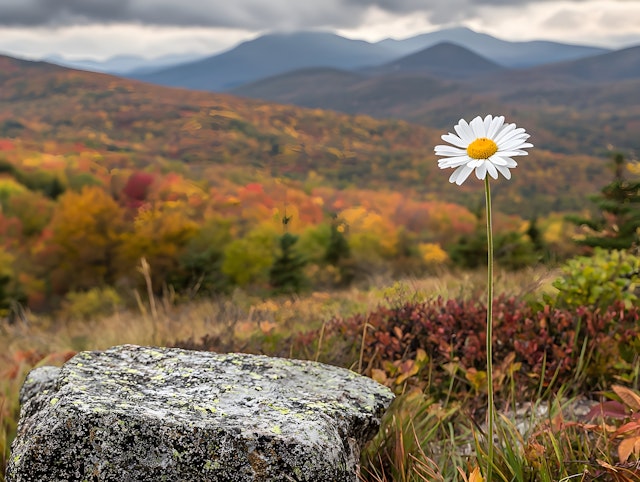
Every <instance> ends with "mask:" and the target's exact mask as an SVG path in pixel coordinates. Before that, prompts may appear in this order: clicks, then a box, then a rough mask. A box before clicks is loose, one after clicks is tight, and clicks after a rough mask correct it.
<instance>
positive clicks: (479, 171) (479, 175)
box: [476, 162, 487, 180]
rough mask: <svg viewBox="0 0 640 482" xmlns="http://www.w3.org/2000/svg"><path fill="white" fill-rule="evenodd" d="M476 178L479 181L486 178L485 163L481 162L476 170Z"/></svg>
mask: <svg viewBox="0 0 640 482" xmlns="http://www.w3.org/2000/svg"><path fill="white" fill-rule="evenodd" d="M476 177H477V178H478V179H480V180H483V179H484V178H485V177H487V163H486V162H483V163H482V165H481V166H478V167H477V168H476Z"/></svg>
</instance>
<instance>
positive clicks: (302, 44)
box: [129, 27, 609, 91]
mask: <svg viewBox="0 0 640 482" xmlns="http://www.w3.org/2000/svg"><path fill="white" fill-rule="evenodd" d="M441 43H450V44H455V45H457V46H460V47H464V48H465V49H467V50H469V51H471V52H473V53H475V54H477V55H479V56H481V57H484V58H486V59H491V62H494V63H496V64H497V65H498V66H501V67H506V68H512V69H513V68H526V67H532V66H537V65H543V64H548V63H551V62H558V61H566V60H575V59H579V58H583V57H589V56H593V55H597V54H602V53H606V52H608V51H609V50H607V49H603V48H598V47H591V46H581V45H568V44H560V43H555V42H546V41H532V42H508V41H505V40H500V39H497V38H494V37H492V36H490V35H486V34H482V33H477V32H474V31H472V30H470V29H467V28H463V27H459V28H451V29H445V30H441V31H438V32H432V33H427V34H422V35H418V36H415V37H411V38H408V39H405V40H392V39H387V40H382V41H380V42H376V43H369V42H365V41H362V40H351V39H347V38H344V37H341V36H339V35H336V34H332V33H325V32H294V33H274V34H267V35H263V36H261V37H258V38H256V39H254V40H250V41H247V42H244V43H241V44H240V45H238V46H237V47H235V48H233V49H231V50H228V51H226V52H223V53H221V54H218V55H213V56H210V57H206V58H203V59H199V60H195V61H193V62H187V63H182V64H179V65H174V66H170V67H167V68H161V69H156V70H154V71H151V72H146V73H143V74H138V73H135V72H134V73H131V74H129V76H130V77H132V78H136V79H139V80H144V81H147V82H151V83H156V84H160V85H166V86H173V87H185V88H189V89H198V90H209V91H228V90H231V89H234V88H238V87H240V86H242V85H245V84H248V83H251V82H255V81H257V80H260V79H263V78H265V77H269V76H274V75H280V74H283V73H286V72H290V71H294V70H299V69H304V68H318V67H325V68H337V69H342V70H349V71H359V70H363V69H364V70H365V71H366V70H367V69H371V68H374V70H375V68H376V67H381V66H383V65H384V64H389V63H393V61H396V62H397V61H398V60H399V59H401V58H403V57H407V56H410V55H411V54H417V53H419V52H420V51H421V50H424V49H428V48H429V47H433V46H435V45H438V44H441Z"/></svg>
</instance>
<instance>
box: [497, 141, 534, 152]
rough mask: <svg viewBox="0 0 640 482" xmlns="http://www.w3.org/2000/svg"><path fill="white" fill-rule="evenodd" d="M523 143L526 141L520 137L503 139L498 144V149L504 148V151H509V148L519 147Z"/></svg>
mask: <svg viewBox="0 0 640 482" xmlns="http://www.w3.org/2000/svg"><path fill="white" fill-rule="evenodd" d="M524 144H527V143H526V142H524V141H523V140H521V139H511V140H509V141H504V140H503V141H502V142H501V143H500V145H499V146H498V149H500V150H504V151H509V150H511V149H521V146H522V145H524Z"/></svg>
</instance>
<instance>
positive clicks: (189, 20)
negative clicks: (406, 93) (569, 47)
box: [0, 0, 626, 30]
mask: <svg viewBox="0 0 640 482" xmlns="http://www.w3.org/2000/svg"><path fill="white" fill-rule="evenodd" d="M534 1H551V0H430V1H428V2H425V0H266V1H265V0H181V1H180V2H176V1H175V0H2V1H1V3H0V26H38V25H43V26H52V27H62V26H68V25H87V24H93V23H101V24H104V23H106V24H111V23H139V24H152V25H163V26H190V25H193V26H210V27H230V28H242V29H248V30H270V29H279V28H313V27H328V26H332V27H336V28H350V27H354V26H356V25H358V24H359V22H360V21H361V20H362V19H363V18H364V15H365V14H366V12H367V9H369V8H370V7H372V6H376V7H378V8H380V9H382V10H384V11H387V12H389V13H396V14H410V13H414V12H416V13H417V12H422V13H427V14H428V15H429V17H430V18H431V19H432V20H434V21H437V22H438V23H445V22H453V21H460V20H464V19H466V18H470V17H471V16H473V15H474V13H475V11H476V8H477V7H479V6H482V5H494V6H507V5H512V6H513V5H521V4H526V3H531V2H534ZM573 1H576V2H580V1H581V0H573ZM615 1H626V0H615Z"/></svg>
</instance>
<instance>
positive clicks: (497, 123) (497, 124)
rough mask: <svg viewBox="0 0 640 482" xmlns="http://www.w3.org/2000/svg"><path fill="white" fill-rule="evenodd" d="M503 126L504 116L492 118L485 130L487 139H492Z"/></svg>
mask: <svg viewBox="0 0 640 482" xmlns="http://www.w3.org/2000/svg"><path fill="white" fill-rule="evenodd" d="M503 124H504V116H499V117H494V118H493V121H491V126H490V127H489V129H487V137H488V138H489V139H493V136H495V135H496V133H497V132H498V130H499V129H500V128H501V127H502V125H503Z"/></svg>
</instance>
